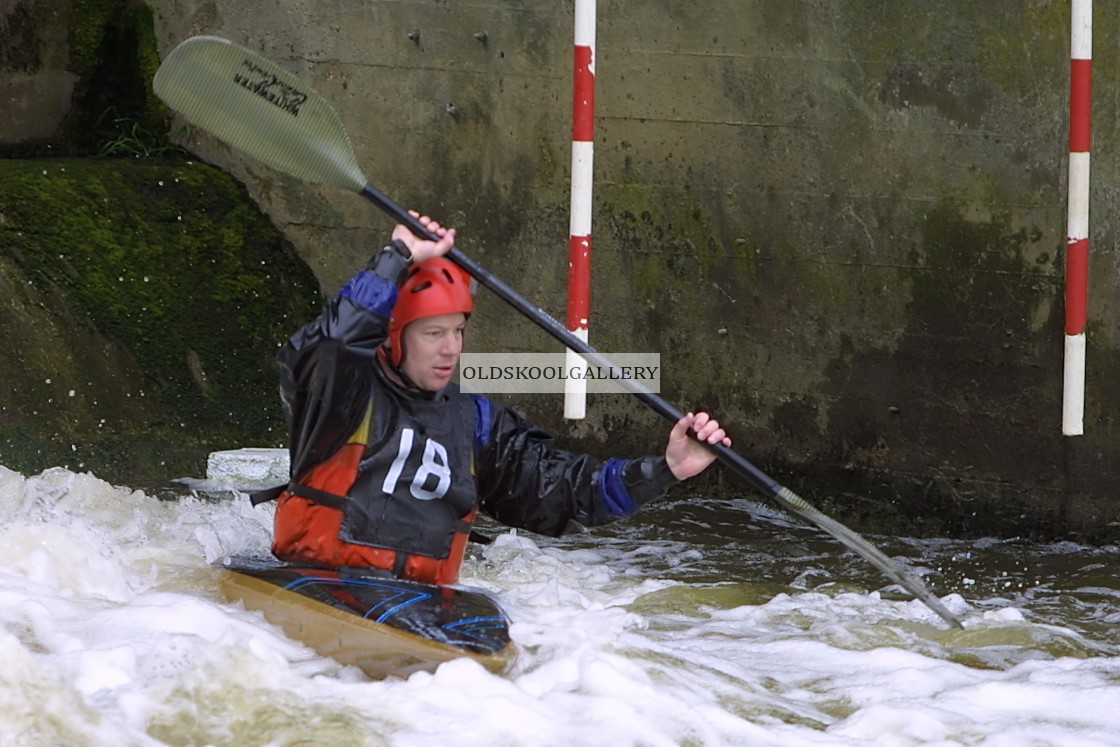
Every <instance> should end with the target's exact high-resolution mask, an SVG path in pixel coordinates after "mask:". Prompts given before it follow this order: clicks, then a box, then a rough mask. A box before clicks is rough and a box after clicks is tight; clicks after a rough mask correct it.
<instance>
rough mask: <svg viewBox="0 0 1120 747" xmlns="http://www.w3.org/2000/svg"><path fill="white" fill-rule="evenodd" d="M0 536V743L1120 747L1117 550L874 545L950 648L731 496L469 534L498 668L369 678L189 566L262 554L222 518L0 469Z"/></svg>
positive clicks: (838, 549)
mask: <svg viewBox="0 0 1120 747" xmlns="http://www.w3.org/2000/svg"><path fill="white" fill-rule="evenodd" d="M195 485H196V487H197V486H198V484H197V483H195ZM156 493H158V495H157V494H156ZM0 520H2V523H0V526H2V527H3V528H2V529H0V532H2V534H3V536H2V538H0V661H3V662H4V665H3V666H2V667H0V710H2V713H3V714H4V716H3V718H2V719H0V744H3V745H114V746H116V745H239V746H241V745H318V744H347V745H445V744H455V745H488V746H493V745H557V746H559V745H565V746H567V745H782V746H783V747H789V746H790V745H891V746H893V745H918V744H922V745H926V744H929V745H1016V746H1018V745H1070V746H1073V745H1077V746H1078V747H1081V746H1083V745H1120V650H1118V644H1120V640H1118V635H1117V633H1116V622H1117V620H1118V619H1120V604H1118V601H1120V597H1118V595H1120V581H1118V578H1120V573H1118V571H1120V552H1118V551H1117V549H1116V548H1113V547H1105V548H1092V547H1084V546H1080V545H1074V544H1069V543H1057V544H1035V543H1030V542H1025V541H1016V540H980V541H961V540H952V539H939V540H913V539H907V538H890V537H868V539H869V540H871V541H872V542H873V543H874V544H876V545H877V546H878V547H879V548H880V549H882V550H883V551H884V552H886V553H887V554H888V555H891V556H892V557H895V558H897V559H899V560H900V562H903V563H905V564H907V565H908V566H909V567H910V568H911V569H913V570H914V571H916V572H917V573H919V574H921V575H922V576H923V577H924V578H925V580H926V583H927V584H928V585H929V586H930V588H931V589H933V591H934V592H935V593H936V594H937V596H938V597H940V598H941V600H942V601H943V603H944V604H945V605H946V606H947V607H948V608H949V609H950V610H952V611H953V612H954V613H955V614H956V615H958V616H959V617H960V618H961V619H962V620H963V622H964V629H963V630H951V629H949V628H948V627H947V626H946V625H945V624H944V623H943V622H942V621H941V620H940V619H939V618H937V617H936V616H935V615H934V614H933V613H932V612H930V611H929V610H927V609H926V608H925V606H924V605H922V604H921V603H919V602H915V601H913V600H911V599H909V598H908V596H907V595H906V594H905V592H902V591H901V590H899V589H897V588H896V587H892V586H889V585H888V582H886V581H885V580H883V579H882V578H881V576H879V574H878V572H877V571H875V570H874V569H872V568H871V567H870V566H869V565H868V564H867V563H866V562H865V561H864V560H862V559H861V558H859V557H858V556H856V555H854V554H852V553H850V552H848V551H846V550H845V549H844V548H843V547H842V546H840V545H838V544H837V543H836V542H835V541H833V540H832V539H831V538H829V537H827V536H824V535H822V534H821V533H820V532H818V531H816V530H815V529H812V528H810V527H806V526H804V525H802V524H801V523H799V522H798V521H795V520H793V519H790V518H789V517H787V516H785V515H784V514H782V513H780V512H778V511H776V510H774V509H772V508H770V507H769V506H767V505H763V504H760V503H758V502H756V501H753V500H749V499H746V498H744V499H738V500H716V499H711V498H704V497H693V498H686V497H684V496H683V495H678V496H677V497H676V498H675V499H672V500H670V501H667V502H664V503H662V504H659V505H657V506H655V507H652V508H650V509H648V510H647V511H645V512H644V513H642V514H640V515H639V516H637V517H635V518H634V519H632V520H631V521H630V522H628V523H626V524H622V525H617V526H613V527H606V528H602V529H599V530H596V531H595V532H593V533H585V534H580V535H574V536H568V537H564V538H560V539H557V540H550V539H545V538H541V537H536V536H533V535H527V534H516V533H510V532H505V531H503V530H502V529H500V528H498V527H494V526H486V527H484V529H486V530H488V531H489V532H490V533H491V534H494V535H496V537H497V539H496V541H495V542H494V543H493V544H492V545H489V546H472V550H471V557H470V559H469V560H468V563H467V566H466V568H465V572H464V577H463V582H464V583H465V584H467V585H473V586H476V587H481V588H483V589H486V590H489V591H492V592H495V593H497V594H498V595H499V596H500V598H501V599H502V600H503V602H504V605H505V607H506V609H507V611H508V613H509V615H510V617H511V618H512V620H513V621H514V624H513V627H512V629H511V633H512V635H513V637H514V639H515V641H516V642H517V644H518V646H519V648H520V650H521V654H520V657H519V659H518V661H517V664H516V665H515V668H514V670H513V671H512V672H510V673H508V674H507V675H504V676H498V675H493V674H490V673H488V672H486V671H485V670H483V669H482V668H481V667H480V666H478V665H476V664H474V663H472V662H469V661H456V662H451V663H449V664H445V665H443V666H442V667H440V668H439V669H438V670H437V671H436V673H435V674H423V673H421V674H416V675H413V676H411V677H409V678H407V679H399V678H390V679H386V680H381V681H371V680H369V679H367V678H366V677H365V676H364V675H362V674H361V673H360V672H358V671H357V670H354V669H351V668H346V667H342V666H340V665H338V664H337V663H335V662H334V661H332V660H330V659H324V658H322V657H319V656H317V655H316V654H314V653H313V652H312V651H310V650H308V649H307V648H305V647H304V646H302V645H301V644H299V643H297V642H294V641H291V640H289V639H287V638H285V637H284V636H283V635H282V634H281V633H280V632H279V631H278V630H277V629H275V628H273V627H271V626H270V625H268V624H267V623H265V622H264V621H263V618H261V617H260V616H259V615H258V614H257V613H253V612H246V611H244V610H243V609H240V608H239V607H237V606H235V605H229V604H226V603H224V602H223V601H222V599H221V597H220V596H219V594H218V589H217V574H216V572H215V571H214V570H213V569H212V568H211V567H210V563H212V562H215V561H218V560H221V559H222V558H224V557H226V556H229V555H235V554H263V553H266V552H267V548H268V542H269V526H270V521H271V517H270V515H269V513H268V509H253V508H251V507H250V506H249V505H248V500H247V499H246V498H245V497H244V496H235V495H234V494H231V493H229V492H224V493H223V492H221V491H210V492H195V491H193V490H191V489H190V488H188V487H187V486H186V485H180V486H177V487H175V488H173V489H172V490H171V491H170V493H168V492H167V491H164V490H160V491H139V490H133V489H131V488H128V487H120V486H113V485H110V484H108V483H106V482H103V481H101V480H99V479H98V478H96V477H95V476H93V475H89V474H82V473H74V472H70V471H68V470H65V469H62V468H58V469H53V470H48V471H47V472H44V473H43V474H41V475H21V474H18V473H15V472H12V471H10V470H6V469H4V468H0Z"/></svg>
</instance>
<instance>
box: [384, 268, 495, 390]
mask: <svg viewBox="0 0 1120 747" xmlns="http://www.w3.org/2000/svg"><path fill="white" fill-rule="evenodd" d="M473 311H474V294H473V293H472V292H471V277H470V275H468V274H467V273H466V271H464V270H463V269H462V268H460V267H459V265H457V264H455V263H454V262H451V261H450V260H447V259H444V258H443V257H436V258H435V259H429V260H427V261H425V262H421V263H419V264H416V265H413V266H412V267H410V268H409V269H408V273H407V274H406V275H405V279H404V282H403V283H401V287H400V290H399V291H398V294H397V305H396V306H394V307H393V313H392V315H391V316H390V317H389V348H390V349H389V363H390V364H392V365H393V367H394V368H396V367H399V366H400V365H401V362H402V361H404V341H403V340H402V339H401V336H402V335H403V334H404V328H405V327H407V326H408V325H409V324H411V323H412V322H415V321H416V320H417V319H425V318H427V317H429V316H440V315H442V314H457V313H462V314H466V315H468V316H469V315H470V314H471V312H473ZM383 350H384V349H383Z"/></svg>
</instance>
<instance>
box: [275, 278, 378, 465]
mask: <svg viewBox="0 0 1120 747" xmlns="http://www.w3.org/2000/svg"><path fill="white" fill-rule="evenodd" d="M394 271H395V270H394ZM382 274H384V273H382ZM382 274H379V272H378V271H376V270H371V269H366V270H362V271H361V272H359V273H358V274H357V275H355V276H354V277H353V278H351V279H350V281H349V282H348V283H347V284H346V285H345V287H343V288H342V290H340V291H339V292H338V293H337V294H335V296H334V297H333V298H331V299H329V300H328V301H327V302H326V303H325V304H324V305H323V310H322V313H320V314H319V317H318V318H317V319H315V320H314V321H313V322H311V323H310V324H308V325H307V326H305V327H303V329H301V330H299V331H298V332H296V334H294V335H293V336H292V337H291V339H290V340H288V342H287V344H285V345H284V347H283V348H282V349H281V351H280V353H279V356H278V358H279V362H280V398H281V401H282V403H283V406H284V413H285V416H286V418H287V422H288V431H289V444H290V452H291V453H290V457H291V465H292V468H291V472H292V476H293V477H294V478H296V479H298V478H299V476H300V475H302V474H303V473H304V472H305V471H306V470H308V469H310V468H311V467H313V466H315V465H316V464H319V463H320V462H322V461H324V460H326V459H327V458H329V457H330V456H331V455H332V454H333V453H334V452H335V451H337V450H338V448H339V447H340V446H342V445H343V444H344V443H346V441H347V440H348V439H349V438H350V436H351V435H352V434H353V433H354V431H355V429H357V427H358V425H359V424H360V423H361V418H362V416H363V414H364V412H365V406H366V403H367V402H368V399H369V392H370V391H371V388H372V386H373V365H372V364H373V358H374V356H375V355H376V354H377V349H378V347H380V345H381V343H382V342H384V340H385V338H386V336H387V334H388V324H389V321H388V317H389V314H390V312H391V311H392V309H393V305H394V304H395V303H396V301H397V285H396V283H395V282H394V281H393V280H390V279H388V278H386V277H383V276H382Z"/></svg>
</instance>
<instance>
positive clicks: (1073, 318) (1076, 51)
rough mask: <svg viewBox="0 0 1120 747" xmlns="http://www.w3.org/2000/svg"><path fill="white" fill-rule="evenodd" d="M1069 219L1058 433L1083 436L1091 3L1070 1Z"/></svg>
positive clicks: (1091, 70)
mask: <svg viewBox="0 0 1120 747" xmlns="http://www.w3.org/2000/svg"><path fill="white" fill-rule="evenodd" d="M1069 89H1070V90H1069V196H1068V206H1069V214H1068V217H1067V223H1066V225H1067V230H1066V241H1067V244H1068V246H1067V248H1066V325H1065V326H1066V346H1065V371H1064V382H1063V391H1062V434H1063V435H1066V436H1080V435H1082V434H1083V433H1084V432H1085V322H1086V320H1087V318H1088V299H1089V143H1090V134H1091V131H1092V128H1091V124H1092V98H1093V96H1092V93H1093V2H1092V0H1073V7H1072V15H1071V24H1070V86H1069Z"/></svg>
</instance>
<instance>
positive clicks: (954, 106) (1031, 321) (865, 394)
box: [151, 0, 1120, 539]
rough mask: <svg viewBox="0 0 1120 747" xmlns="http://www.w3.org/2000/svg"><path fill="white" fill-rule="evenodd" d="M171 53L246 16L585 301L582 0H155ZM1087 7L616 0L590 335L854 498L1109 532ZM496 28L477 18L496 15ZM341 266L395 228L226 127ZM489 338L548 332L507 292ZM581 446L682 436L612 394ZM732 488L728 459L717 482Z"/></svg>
mask: <svg viewBox="0 0 1120 747" xmlns="http://www.w3.org/2000/svg"><path fill="white" fill-rule="evenodd" d="M151 6H152V8H153V11H154V17H155V33H156V39H157V42H158V45H159V47H160V50H159V51H160V53H161V54H166V53H167V52H168V51H170V49H172V48H173V47H174V45H175V44H177V43H178V42H180V41H182V40H183V39H185V38H187V37H189V36H191V35H194V34H203V33H205V34H214V35H218V36H223V37H225V38H228V39H231V40H233V41H235V42H237V43H240V44H244V45H246V46H248V47H250V48H252V49H255V50H258V51H260V52H261V53H263V54H265V55H266V56H268V57H270V58H272V59H274V60H276V61H277V62H279V63H281V64H283V65H284V66H285V67H287V68H289V69H291V70H292V71H294V72H296V73H298V74H299V75H300V76H301V77H302V78H303V79H304V80H306V81H307V82H308V83H309V84H311V85H312V86H313V87H314V88H315V89H316V90H317V91H319V92H320V93H321V94H322V95H323V96H325V97H326V98H327V99H328V100H329V101H330V102H331V103H332V105H334V106H335V107H336V108H337V110H338V111H339V113H340V115H341V117H342V120H343V121H344V122H345V123H346V126H347V128H348V130H349V132H350V135H351V137H352V139H353V142H354V147H355V150H356V152H357V154H358V158H359V162H360V163H361V164H362V166H363V168H364V169H365V171H366V174H367V176H368V177H369V179H370V180H371V182H373V183H374V184H375V185H377V186H378V187H379V188H381V189H382V190H383V191H385V192H386V193H388V194H390V195H391V196H393V197H394V198H396V199H397V200H398V201H399V202H401V203H402V204H404V205H406V206H409V207H417V208H419V209H421V210H424V211H426V212H430V213H432V214H434V215H437V216H440V217H441V218H443V219H444V220H445V221H446V222H449V223H452V224H455V225H457V226H458V227H459V228H460V229H461V239H462V240H461V242H460V247H461V248H462V249H463V250H464V251H466V252H467V253H468V254H469V255H471V256H472V257H474V258H475V259H477V260H478V261H480V262H481V263H483V264H484V265H485V266H487V267H488V268H489V269H491V270H492V271H494V272H495V273H496V274H498V275H499V276H501V277H503V278H505V279H506V280H507V281H509V282H510V283H511V284H513V285H514V286H515V287H516V288H518V290H519V291H520V292H521V293H522V294H523V295H525V296H526V297H528V298H530V299H532V300H534V301H535V302H537V303H539V304H540V305H541V307H542V308H544V309H546V310H549V311H550V312H551V313H553V315H554V316H557V317H558V318H563V316H564V294H565V283H566V252H567V249H566V240H567V233H568V224H567V220H568V215H567V211H568V164H569V158H570V144H569V137H570V120H571V97H572V95H571V65H572V49H571V44H572V10H573V9H572V5H571V3H510V2H499V3H489V4H467V3H447V2H421V1H407V0H406V1H401V2H382V1H373V2H361V3H359V2H355V1H354V0H348V1H343V0H334V1H333V2H332V1H324V0H317V1H314V2H312V1H311V0H304V1H303V2H292V3H285V4H284V5H283V7H278V6H276V5H275V4H270V3H261V2H257V1H256V0H248V1H241V2H236V3H234V2H226V1H224V0H219V1H216V2H215V1H210V2H190V1H184V0H154V2H152V3H151ZM1068 15H1069V8H1068V3H1064V2H1057V1H1056V0H1055V1H1053V2H1049V1H1047V0H1030V1H1029V2H1019V1H1016V2H1010V1H1005V0H998V1H993V2H984V3H975V2H972V1H971V0H928V1H923V2H917V1H916V0H903V1H901V2H886V1H870V0H869V1H867V2H858V3H838V2H832V1H828V0H817V1H813V0H697V1H696V2H691V3H669V2H663V1H658V0H631V1H629V2H616V3H602V4H600V6H599V30H598V57H597V60H596V72H597V75H598V79H597V83H598V87H597V115H598V126H597V142H596V186H595V189H596V192H595V218H594V234H595V238H594V255H593V271H594V275H595V280H594V296H593V300H592V333H591V334H592V344H593V345H595V346H596V347H597V348H599V349H600V350H603V351H607V352H611V351H620V352H622V351H635V352H642V351H656V352H660V353H661V354H662V360H663V363H664V367H665V372H664V375H663V378H662V382H663V393H664V394H665V396H666V398H667V399H669V400H670V401H671V402H674V403H675V404H678V405H679V406H680V407H682V408H692V407H708V408H712V409H714V410H716V411H718V412H719V413H720V414H722V415H723V416H724V418H725V419H726V420H727V421H729V422H730V423H731V424H732V430H733V433H734V435H735V436H736V439H737V446H738V449H739V451H741V452H742V453H743V454H744V455H746V456H747V457H748V458H749V459H751V460H752V461H754V462H755V463H757V464H759V465H760V466H762V467H763V468H764V469H766V470H769V471H770V472H771V473H772V474H773V475H774V476H775V477H777V478H778V479H779V480H780V481H782V482H785V483H787V484H790V485H791V486H793V487H795V488H796V489H798V490H800V491H801V492H803V493H804V494H805V495H806V497H808V498H810V499H812V500H813V501H814V502H816V503H818V504H819V505H822V506H823V507H825V508H828V509H830V510H834V511H836V512H838V513H839V514H840V515H842V516H845V517H846V518H849V520H852V521H856V520H865V521H867V522H871V521H872V520H874V519H883V518H884V517H886V520H887V522H888V523H890V522H897V523H908V524H910V525H912V526H916V527H917V528H919V529H922V530H928V531H929V532H957V533H964V532H971V533H975V532H984V533H993V534H1003V535H1014V534H1019V533H1039V534H1047V535H1050V536H1064V535H1065V534H1066V533H1069V532H1073V533H1077V534H1078V535H1079V536H1083V537H1090V538H1094V539H1103V538H1114V537H1115V536H1116V535H1117V534H1118V532H1117V529H1116V527H1115V526H1110V524H1115V523H1117V522H1118V521H1120V511H1118V510H1117V508H1116V505H1115V502H1114V501H1113V500H1112V496H1113V495H1114V494H1115V493H1116V488H1117V480H1116V478H1115V477H1114V474H1115V472H1116V470H1115V466H1116V462H1117V458H1118V456H1120V433H1118V432H1117V426H1116V418H1115V410H1116V406H1117V404H1118V400H1117V396H1116V394H1115V393H1114V387H1113V386H1111V381H1112V380H1113V379H1114V378H1115V374H1117V373H1120V369H1118V362H1117V356H1116V347H1117V340H1116V335H1117V331H1116V327H1117V325H1116V324H1115V322H1116V321H1117V319H1118V318H1120V310H1118V309H1117V308H1116V304H1115V302H1114V299H1115V298H1116V292H1115V291H1116V286H1117V284H1118V282H1120V279H1118V278H1117V272H1116V262H1115V257H1114V250H1113V245H1114V243H1115V239H1114V235H1115V227H1116V219H1115V216H1114V215H1113V214H1112V212H1111V211H1110V207H1111V203H1112V199H1111V198H1112V196H1113V192H1114V189H1115V187H1114V186H1113V184H1114V183H1115V182H1116V178H1115V177H1116V173H1115V172H1116V169H1117V161H1116V158H1115V156H1114V154H1113V152H1112V149H1111V148H1110V147H1109V143H1111V142H1114V141H1116V139H1117V138H1116V128H1117V124H1116V122H1117V117H1116V111H1115V109H1116V107H1115V99H1116V97H1115V96H1114V95H1113V94H1112V91H1113V90H1114V89H1116V87H1117V80H1116V79H1117V71H1118V68H1117V61H1116V52H1115V50H1116V47H1117V44H1116V43H1115V42H1116V39H1117V29H1116V19H1115V18H1114V17H1112V16H1111V15H1110V14H1107V13H1105V12H1103V11H1099V12H1098V14H1097V25H1096V28H1095V30H1094V39H1095V48H1096V49H1097V50H1099V53H1098V55H1097V58H1096V60H1095V65H1096V68H1095V69H1096V78H1095V85H1096V100H1095V111H1094V114H1095V124H1096V127H1095V130H1094V155H1093V159H1094V160H1093V200H1092V234H1093V263H1092V284H1091V291H1090V293H1091V295H1090V299H1091V300H1090V312H1089V316H1090V327H1089V362H1088V369H1089V381H1088V393H1087V411H1086V435H1085V436H1083V437H1079V438H1076V439H1069V438H1065V437H1063V436H1061V433H1060V403H1061V387H1062V381H1061V377H1062V318H1063V309H1062V288H1063V261H1064V255H1063V249H1064V245H1065V239H1064V234H1065V213H1066V208H1065V162H1066V157H1065V156H1066V151H1067V148H1068V141H1067V132H1068V124H1067V92H1068V67H1069V62H1068V56H1069V51H1068V45H1069V42H1068V39H1069V20H1068ZM483 34H484V37H483V36H482V35H483ZM183 142H184V144H185V145H187V146H188V147H189V148H190V149H191V150H192V151H193V152H195V153H197V154H199V155H200V156H201V157H202V158H204V159H205V160H207V161H210V162H213V163H215V164H217V165H219V166H221V167H222V168H225V169H228V170H229V171H230V172H231V173H233V174H234V175H235V176H236V177H237V178H238V179H240V180H242V181H243V182H244V183H245V184H246V185H247V188H248V190H249V193H250V194H251V195H252V197H253V199H255V200H256V201H257V202H258V203H259V204H260V206H261V207H262V209H263V210H265V211H266V212H267V213H268V214H269V215H270V216H271V217H272V219H273V220H274V222H276V224H277V225H278V226H279V227H280V228H281V229H282V230H283V232H284V233H285V234H286V235H287V236H288V237H289V238H290V239H291V240H292V241H293V242H294V243H295V245H296V247H297V248H298V250H299V251H300V253H301V255H302V256H303V257H304V258H305V259H306V260H307V262H308V263H309V264H310V266H311V267H312V269H313V270H314V272H315V273H316V275H317V277H318V279H319V281H320V283H321V285H322V288H323V290H324V291H325V292H330V291H332V290H334V289H335V288H336V287H337V286H338V285H339V284H340V283H341V282H343V281H344V279H345V278H346V277H347V276H348V275H349V274H350V273H351V272H352V271H353V269H354V268H355V267H357V266H359V265H360V264H361V263H363V262H364V261H365V259H366V257H367V256H368V255H369V253H370V252H371V251H372V250H374V249H376V248H378V247H379V246H380V245H381V243H382V242H383V240H384V237H385V236H386V234H387V232H388V230H389V228H390V225H389V224H388V222H387V220H386V219H385V218H384V216H382V215H381V214H379V213H378V212H376V211H375V210H373V209H371V207H370V206H369V205H368V204H367V203H366V202H365V201H363V200H361V199H360V198H358V197H356V196H354V195H351V194H345V193H339V192H338V191H337V190H332V189H330V188H323V187H317V186H310V185H305V184H301V183H299V182H298V181H296V180H294V179H292V178H290V177H286V176H284V175H280V174H277V173H275V172H273V171H271V170H269V169H268V168H267V167H264V166H262V165H261V164H259V163H256V162H253V161H250V160H247V159H245V158H243V157H242V156H240V155H239V154H237V153H235V152H231V151H230V150H229V149H228V148H227V147H225V146H224V145H222V144H220V143H216V142H214V141H213V140H212V139H210V138H209V137H208V136H206V135H205V133H198V132H196V133H193V134H192V135H191V136H190V137H189V138H187V139H185V140H183ZM480 304H481V310H480V313H479V314H478V315H477V317H476V319H475V320H474V321H472V329H471V338H470V345H471V347H472V349H474V350H480V351H481V350H495V351H496V350H510V349H513V350H520V349H532V350H551V349H554V348H555V347H556V346H555V344H554V343H552V342H551V341H549V340H548V338H546V337H545V336H544V335H543V334H540V333H539V332H537V331H535V330H534V329H532V328H531V327H530V326H529V325H527V324H526V323H525V322H524V321H523V320H520V319H519V318H517V317H516V315H514V314H513V313H512V312H509V311H508V310H506V309H504V308H503V306H502V305H501V303H500V302H499V301H496V300H495V299H493V298H485V297H484V298H482V299H481V301H480ZM518 404H519V405H520V406H522V407H523V408H525V409H527V410H529V411H530V413H531V414H532V415H534V416H535V417H537V418H539V419H541V420H543V421H544V422H545V423H546V424H547V425H549V426H551V427H554V428H556V429H559V430H563V431H564V432H565V433H566V434H567V435H568V436H569V437H570V439H571V442H572V443H573V444H574V445H577V446H588V447H597V446H603V445H605V444H612V445H614V446H615V447H616V448H619V449H622V450H627V451H630V452H634V451H641V450H644V449H647V448H649V445H650V443H651V441H658V440H660V439H661V438H662V431H663V430H664V429H663V427H662V424H661V423H660V422H658V420H657V419H656V418H655V417H653V416H652V415H650V414H648V413H646V412H644V411H643V410H642V408H641V407H640V406H639V405H637V404H636V403H634V402H631V401H624V400H622V399H621V398H611V397H601V398H598V399H595V400H593V401H592V403H591V407H590V414H591V417H590V418H589V419H588V421H586V422H582V423H578V424H573V425H566V424H565V423H563V421H562V420H561V418H560V408H561V404H560V401H559V398H551V399H542V398H536V399H525V400H521V401H519V402H518ZM724 487H726V488H727V489H728V490H731V489H734V488H733V486H732V485H731V484H730V483H727V484H725V485H724Z"/></svg>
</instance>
